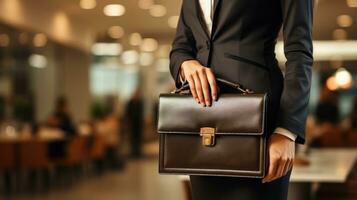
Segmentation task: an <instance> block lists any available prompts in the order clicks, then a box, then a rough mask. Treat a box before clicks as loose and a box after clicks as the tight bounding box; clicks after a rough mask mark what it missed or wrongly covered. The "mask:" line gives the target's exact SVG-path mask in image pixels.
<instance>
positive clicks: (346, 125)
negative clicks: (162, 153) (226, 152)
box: [0, 0, 357, 200]
mask: <svg viewBox="0 0 357 200" xmlns="http://www.w3.org/2000/svg"><path fill="white" fill-rule="evenodd" d="M181 2H182V1H180V0H31V1H28V0H0V199H4V200H5V199H6V200H57V199H68V200H97V199H108V200H109V199H118V200H189V199H191V197H190V186H189V182H188V177H187V176H175V175H160V174H159V173H158V169H157V168H158V152H159V141H158V138H159V135H158V133H157V131H156V122H157V106H158V96H159V94H160V93H167V92H170V91H172V90H173V89H174V83H173V80H172V78H171V75H170V72H169V53H170V49H171V43H172V40H173V37H174V35H175V30H176V26H177V21H178V17H179V16H178V15H179V11H180V7H181ZM266 9H269V8H268V7H267V8H266ZM313 38H314V41H313V43H314V60H315V61H314V64H313V73H312V86H311V95H310V102H309V116H308V119H307V130H306V144H305V145H297V146H296V159H295V165H294V169H293V172H292V176H291V180H290V192H289V200H295V199H296V200H306V199H316V200H355V199H357V165H356V163H357V0H315V7H314V28H313ZM281 39H282V38H281V36H280V37H279V40H278V42H277V45H276V50H275V52H276V56H277V59H278V61H279V64H280V67H281V70H282V71H283V72H284V70H285V61H286V58H285V56H284V51H283V45H284V44H283V41H282V40H281ZM222 195H223V194H222Z"/></svg>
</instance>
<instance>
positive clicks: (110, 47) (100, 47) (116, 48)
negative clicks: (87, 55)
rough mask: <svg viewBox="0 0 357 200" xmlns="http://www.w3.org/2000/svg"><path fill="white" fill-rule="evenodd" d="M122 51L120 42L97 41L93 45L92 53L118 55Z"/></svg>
mask: <svg viewBox="0 0 357 200" xmlns="http://www.w3.org/2000/svg"><path fill="white" fill-rule="evenodd" d="M122 51H123V47H122V45H121V44H119V43H96V44H94V45H93V47H92V53H93V54H94V55H96V56H118V55H120V53H121V52H122Z"/></svg>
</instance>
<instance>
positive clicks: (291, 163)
mask: <svg viewBox="0 0 357 200" xmlns="http://www.w3.org/2000/svg"><path fill="white" fill-rule="evenodd" d="M293 164H294V159H293V158H291V159H290V160H289V165H288V168H287V169H286V173H285V174H284V175H286V174H288V172H289V171H290V170H291V169H292V168H293Z"/></svg>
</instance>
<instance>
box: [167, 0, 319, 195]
mask: <svg viewBox="0 0 357 200" xmlns="http://www.w3.org/2000/svg"><path fill="white" fill-rule="evenodd" d="M312 13H313V0H283V1H278V0H268V1H260V0H239V1H238V0H229V1H228V0H227V1H222V0H197V1H191V0H183V3H182V8H181V14H180V17H179V22H178V26H177V30H176V36H175V38H174V41H173V44H172V50H171V52H170V72H171V75H172V77H173V79H174V80H175V83H176V87H177V88H179V87H181V86H182V84H183V82H185V81H187V82H188V84H189V86H190V89H191V93H192V96H193V98H194V99H195V100H196V102H197V103H198V104H200V105H201V106H211V104H212V102H213V101H214V100H217V99H218V92H217V91H218V89H217V88H218V87H217V85H216V81H215V80H216V77H219V78H224V79H227V80H229V81H232V82H237V83H241V84H242V85H243V86H244V87H246V88H249V89H252V90H254V91H256V92H269V93H270V99H269V100H270V105H269V106H270V109H271V110H270V112H269V114H270V116H269V117H268V119H269V122H268V126H269V127H268V131H269V141H268V152H269V155H268V157H269V161H268V162H269V163H268V171H267V175H266V177H265V178H264V179H247V178H234V177H209V176H191V177H190V179H191V186H192V191H193V197H194V199H197V200H199V199H200V200H201V199H204V200H218V199H224V200H230V199H240V200H253V199H259V200H261V199H272V200H283V199H287V193H288V183H289V178H290V173H291V168H292V165H293V162H292V161H293V159H294V152H295V149H294V148H295V142H297V143H304V142H305V139H304V138H305V136H304V135H305V121H306V117H307V113H308V111H307V106H308V101H309V94H310V87H311V68H312V63H313V55H312V16H313V14H312ZM282 26H283V39H284V50H285V55H286V58H287V63H286V72H285V77H283V74H282V72H281V70H280V69H279V66H278V62H277V60H276V58H275V53H274V49H275V44H276V40H277V37H278V33H279V30H280V28H281V27H282ZM220 89H222V88H221V87H220ZM222 92H224V90H222ZM218 101H219V100H218ZM188 114H189V113H188ZM237 159H239V158H237Z"/></svg>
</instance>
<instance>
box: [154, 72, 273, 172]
mask: <svg viewBox="0 0 357 200" xmlns="http://www.w3.org/2000/svg"><path fill="white" fill-rule="evenodd" d="M217 83H219V84H221V85H225V86H228V87H231V88H234V90H236V91H237V93H223V94H220V95H219V98H218V101H214V102H213V103H212V105H211V106H210V107H203V106H201V105H199V104H198V103H197V102H196V101H195V100H194V99H193V98H192V96H191V94H190V92H189V86H188V85H187V84H184V86H183V87H181V88H179V89H177V90H175V91H174V92H172V93H169V94H161V95H160V100H159V111H158V113H159V119H158V126H157V128H158V133H159V135H160V155H159V172H160V173H168V174H185V175H205V176H234V177H250V178H262V177H264V174H265V168H266V164H265V163H266V141H267V138H266V136H267V133H266V131H267V127H266V126H267V106H268V94H267V93H264V94H258V93H254V92H253V91H251V90H248V89H244V88H242V86H241V85H239V84H236V83H232V82H229V81H226V80H223V79H219V78H217Z"/></svg>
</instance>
